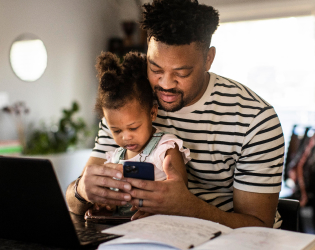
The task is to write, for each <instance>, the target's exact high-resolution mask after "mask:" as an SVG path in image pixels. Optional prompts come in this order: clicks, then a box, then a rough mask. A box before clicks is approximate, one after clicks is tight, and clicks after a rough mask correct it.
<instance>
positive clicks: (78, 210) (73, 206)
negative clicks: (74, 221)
mask: <svg viewBox="0 0 315 250" xmlns="http://www.w3.org/2000/svg"><path fill="white" fill-rule="evenodd" d="M73 186H74V181H73V182H72V183H71V184H70V185H69V186H68V189H67V192H66V200H67V202H68V206H69V210H70V211H71V212H72V213H75V214H79V215H83V214H84V213H85V212H86V210H88V209H89V208H90V207H91V204H83V203H82V202H80V201H79V200H78V199H77V198H76V197H75V196H74V188H73Z"/></svg>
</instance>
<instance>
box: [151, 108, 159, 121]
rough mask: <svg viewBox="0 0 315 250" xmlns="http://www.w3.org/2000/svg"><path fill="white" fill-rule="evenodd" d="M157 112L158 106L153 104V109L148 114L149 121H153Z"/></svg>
mask: <svg viewBox="0 0 315 250" xmlns="http://www.w3.org/2000/svg"><path fill="white" fill-rule="evenodd" d="M157 112H158V105H157V104H153V107H152V109H151V112H150V116H151V121H155V119H156V116H157Z"/></svg>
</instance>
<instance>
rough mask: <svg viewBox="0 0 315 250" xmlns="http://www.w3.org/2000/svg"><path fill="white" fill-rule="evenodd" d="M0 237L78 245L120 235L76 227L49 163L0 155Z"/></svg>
mask: <svg viewBox="0 0 315 250" xmlns="http://www.w3.org/2000/svg"><path fill="white" fill-rule="evenodd" d="M0 204H1V209H0V238H4V239H12V240H22V241H29V242H36V243H42V244H46V245H53V246H58V247H73V248H80V247H83V246H91V245H94V244H99V243H100V242H104V241H108V240H111V239H114V238H117V237H120V236H119V235H114V234H106V233H101V232H99V231H96V230H95V229H94V228H89V227H87V226H83V227H82V225H81V227H80V228H79V227H77V226H76V224H74V223H73V221H72V220H71V216H70V212H69V211H68V208H67V205H66V202H65V199H64V196H63V194H62V191H61V188H60V186H59V182H58V180H57V177H56V174H55V172H54V169H53V166H52V164H51V162H50V161H49V160H47V159H37V158H19V157H6V156H0Z"/></svg>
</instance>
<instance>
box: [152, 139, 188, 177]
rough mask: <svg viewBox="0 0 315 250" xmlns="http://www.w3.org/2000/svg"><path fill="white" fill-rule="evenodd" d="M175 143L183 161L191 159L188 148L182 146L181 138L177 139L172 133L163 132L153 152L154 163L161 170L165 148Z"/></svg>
mask: <svg viewBox="0 0 315 250" xmlns="http://www.w3.org/2000/svg"><path fill="white" fill-rule="evenodd" d="M175 144H177V146H178V148H179V151H180V152H181V154H182V157H183V160H184V163H185V164H186V163H187V162H189V161H190V160H191V157H190V150H189V149H188V148H184V146H183V141H182V140H181V139H178V138H177V137H176V136H175V135H173V134H165V135H164V136H163V137H162V138H161V140H160V142H159V144H158V145H157V147H156V150H155V153H154V164H155V166H156V167H157V168H158V169H160V170H161V171H163V161H164V158H165V154H166V152H167V150H168V149H170V148H175Z"/></svg>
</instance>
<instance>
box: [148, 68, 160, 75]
mask: <svg viewBox="0 0 315 250" xmlns="http://www.w3.org/2000/svg"><path fill="white" fill-rule="evenodd" d="M150 70H151V71H152V72H153V73H154V74H160V73H162V72H161V71H160V70H153V69H151V68H150Z"/></svg>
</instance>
